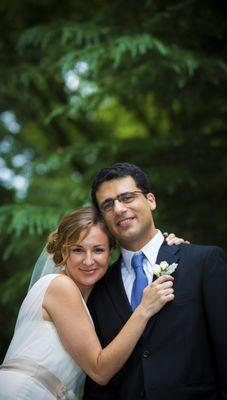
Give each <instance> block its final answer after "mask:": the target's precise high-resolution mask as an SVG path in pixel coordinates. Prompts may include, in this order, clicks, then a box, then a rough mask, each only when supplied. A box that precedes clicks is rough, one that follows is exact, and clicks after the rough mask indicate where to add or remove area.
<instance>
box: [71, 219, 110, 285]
mask: <svg viewBox="0 0 227 400" xmlns="http://www.w3.org/2000/svg"><path fill="white" fill-rule="evenodd" d="M110 256H111V250H110V246H109V240H108V237H107V235H106V234H105V233H104V232H103V230H102V229H101V228H100V227H99V226H98V225H95V226H93V227H91V229H90V230H89V232H88V234H87V235H86V236H84V232H83V231H82V232H81V234H80V237H79V240H78V241H77V242H76V243H75V245H73V246H71V247H70V249H69V257H68V259H67V261H66V270H65V272H66V274H67V275H68V276H69V277H70V278H72V279H73V281H74V282H75V283H76V284H77V285H78V287H79V289H80V290H81V291H83V288H85V287H86V288H92V287H93V285H94V284H95V283H96V282H97V281H98V280H99V279H101V278H102V277H103V275H104V274H105V273H106V271H107V268H108V263H109V260H110Z"/></svg>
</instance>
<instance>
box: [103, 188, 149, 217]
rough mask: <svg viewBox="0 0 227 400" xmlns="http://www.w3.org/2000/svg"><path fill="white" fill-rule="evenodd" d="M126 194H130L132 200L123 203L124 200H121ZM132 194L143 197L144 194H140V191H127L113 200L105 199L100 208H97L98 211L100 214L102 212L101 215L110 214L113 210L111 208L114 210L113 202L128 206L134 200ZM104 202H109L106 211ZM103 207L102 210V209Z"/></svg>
mask: <svg viewBox="0 0 227 400" xmlns="http://www.w3.org/2000/svg"><path fill="white" fill-rule="evenodd" d="M127 194H130V195H133V196H132V197H133V198H132V199H131V200H130V201H128V202H127V201H125V200H123V198H124V196H125V195H127ZM134 194H143V195H145V194H144V192H142V190H134V191H132V192H131V191H129V192H124V193H120V194H118V195H117V196H116V197H114V198H113V199H106V200H105V201H104V202H103V203H102V204H101V205H100V206H99V209H100V211H101V212H103V213H107V212H110V211H112V210H113V208H114V204H115V201H116V200H117V201H119V202H120V203H123V204H130V203H132V202H133V200H134V199H135V197H134ZM106 202H110V204H111V205H110V207H108V208H107V209H105V203H106ZM103 207H104V208H103Z"/></svg>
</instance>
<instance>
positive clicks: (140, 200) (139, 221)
mask: <svg viewBox="0 0 227 400" xmlns="http://www.w3.org/2000/svg"><path fill="white" fill-rule="evenodd" d="M128 192H136V193H135V195H134V197H133V199H132V200H131V201H130V202H128V201H126V202H124V201H122V200H121V197H120V200H119V195H122V194H123V193H128ZM117 197H118V199H117ZM96 198H97V202H98V205H99V208H100V210H101V212H102V215H103V218H104V220H105V222H106V224H107V226H108V228H109V230H110V232H111V233H112V235H113V236H114V237H115V238H116V239H117V240H118V241H119V242H120V244H121V246H122V247H124V248H126V249H128V250H133V251H136V250H138V249H140V248H141V247H143V246H144V245H145V244H146V243H147V242H149V240H150V239H151V238H152V237H153V236H154V235H155V233H156V230H155V227H154V223H153V218H152V211H153V210H155V208H156V202H155V197H154V195H153V194H152V193H148V194H146V195H144V194H143V193H142V192H141V189H139V188H138V187H137V186H136V182H135V181H134V179H133V178H132V177H131V176H126V177H123V178H118V179H112V180H110V181H105V182H103V183H102V184H101V185H100V186H99V188H98V190H97V192H96ZM111 200H113V202H112V205H113V206H112V208H110V209H108V210H105V207H103V205H105V204H106V202H109V201H111Z"/></svg>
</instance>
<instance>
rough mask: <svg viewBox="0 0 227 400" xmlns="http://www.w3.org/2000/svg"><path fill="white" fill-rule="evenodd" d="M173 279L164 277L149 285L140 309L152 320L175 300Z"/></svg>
mask: <svg viewBox="0 0 227 400" xmlns="http://www.w3.org/2000/svg"><path fill="white" fill-rule="evenodd" d="M173 279H174V278H173V277H172V276H171V275H163V276H160V278H158V279H156V280H155V281H154V282H152V283H151V284H150V285H148V286H147V287H146V288H145V289H144V291H143V297H142V300H141V303H140V304H139V306H138V307H140V308H141V310H142V311H143V312H144V313H145V314H146V316H148V317H149V318H151V317H152V316H153V315H154V314H156V313H157V312H158V311H160V310H161V308H162V307H163V306H164V305H165V304H166V303H168V302H170V301H172V300H173V299H174V290H173Z"/></svg>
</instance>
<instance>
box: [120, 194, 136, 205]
mask: <svg viewBox="0 0 227 400" xmlns="http://www.w3.org/2000/svg"><path fill="white" fill-rule="evenodd" d="M135 197H136V193H133V192H126V193H122V195H121V197H120V201H122V202H123V203H130V202H131V201H133V200H134V199H135Z"/></svg>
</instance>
